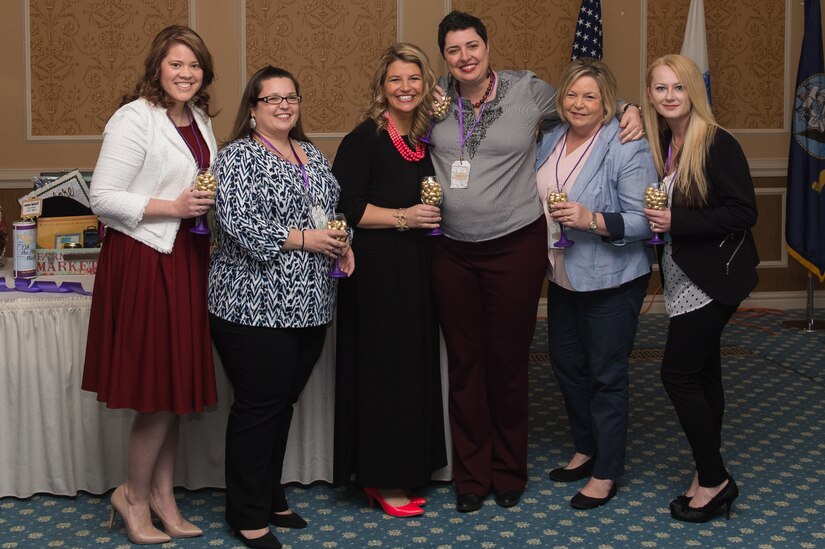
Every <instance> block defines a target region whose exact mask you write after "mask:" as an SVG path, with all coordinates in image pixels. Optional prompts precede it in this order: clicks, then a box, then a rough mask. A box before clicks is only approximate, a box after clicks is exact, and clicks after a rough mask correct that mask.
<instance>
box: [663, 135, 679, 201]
mask: <svg viewBox="0 0 825 549" xmlns="http://www.w3.org/2000/svg"><path fill="white" fill-rule="evenodd" d="M672 157H673V139H671V140H670V144H669V145H668V146H667V164H665V176H667V174H668V172H669V171H670V160H671V158H672ZM677 173H679V166H676V169H675V170H673V176H672V177H671V178H670V185H667V194H668V196H670V190H671V189H672V188H673V183H675V182H676V174H677ZM662 179H664V177H663V178H662Z"/></svg>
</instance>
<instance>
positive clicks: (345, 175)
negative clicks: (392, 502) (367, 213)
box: [332, 120, 447, 488]
mask: <svg viewBox="0 0 825 549" xmlns="http://www.w3.org/2000/svg"><path fill="white" fill-rule="evenodd" d="M375 128H376V125H375V122H374V121H372V120H366V121H364V122H363V123H361V124H360V125H359V126H358V127H357V128H355V130H353V131H352V132H351V133H350V134H349V135H347V136H346V137H345V138H344V140H343V141H342V142H341V146H340V147H339V148H338V153H337V154H336V157H335V162H334V164H333V167H332V171H333V173H334V174H335V177H336V178H337V179H338V182H339V183H340V185H341V200H340V202H339V206H338V210H339V211H342V212H344V213H345V214H346V216H347V222H348V224H349V225H351V226H353V227H356V228H355V234H354V236H353V241H352V247H353V252H354V253H355V258H356V260H355V261H356V268H355V273H354V275H353V276H352V277H351V278H348V279H342V280H341V282H340V283H339V286H338V309H337V327H338V328H337V330H338V332H337V337H338V339H337V352H336V368H337V369H336V394H335V399H336V400H335V459H334V481H335V483H336V484H340V483H345V482H347V481H349V480H350V478H351V475H352V474H353V473H354V474H355V477H356V479H357V481H358V482H359V483H360V484H361V485H362V486H369V487H373V488H414V487H418V486H422V485H424V484H426V483H427V482H428V481H429V480H430V477H431V476H432V473H433V471H435V470H437V469H439V468H441V467H443V466H444V465H446V462H447V458H446V450H445V444H444V423H443V411H442V405H441V378H440V370H439V368H440V365H439V336H438V324H437V321H436V315H435V305H434V301H433V296H432V291H431V286H430V247H431V239H432V238H435V237H430V236H426V235H425V234H424V232H425V231H424V230H421V229H412V230H409V231H405V232H400V231H398V230H396V229H394V228H393V229H359V228H357V225H358V223H359V222H360V220H361V217H362V215H363V214H364V210H365V209H366V207H367V204H368V203H369V204H372V205H374V206H378V207H383V208H393V209H395V208H407V207H411V206H413V205H415V204H418V203H420V190H419V189H420V180H421V178H422V177H424V176H427V175H433V174H434V173H435V172H434V170H433V166H432V161H431V160H430V155H429V153H427V155H426V156H425V157H424V158H423V159H422V160H421V161H420V162H409V161H407V160H404V159H403V158H402V157H401V155H400V154H399V153H398V151H396V149H395V147H394V146H393V144H392V141H391V140H390V138H389V136H388V135H387V132H386V131H382V132H381V133H380V134H376V131H375ZM440 238H443V237H440Z"/></svg>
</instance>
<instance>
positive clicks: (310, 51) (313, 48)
mask: <svg viewBox="0 0 825 549" xmlns="http://www.w3.org/2000/svg"><path fill="white" fill-rule="evenodd" d="M396 21H397V7H396V2H394V1H388V0H347V1H346V2H342V1H338V0H300V1H296V0H293V1H278V0H246V72H247V77H248V76H251V75H252V74H253V73H254V72H255V71H256V70H258V69H259V68H261V67H263V66H264V65H267V64H271V65H275V66H278V67H281V68H284V69H287V70H288V71H290V72H291V73H293V74H294V75H295V77H296V78H297V79H298V82H299V83H300V84H301V94H302V95H303V97H304V102H303V103H302V104H301V115H302V120H303V125H304V130H305V131H307V132H312V133H335V132H343V133H346V132H349V131H350V130H351V129H352V128H354V127H355V125H356V124H357V123H358V122H359V121H360V120H361V119H362V112H363V111H364V109H365V108H366V106H367V101H368V99H369V96H370V94H369V89H370V81H371V79H372V74H373V71H374V70H375V66H376V64H377V63H378V58H379V56H380V55H381V52H382V51H383V50H384V49H385V48H387V47H388V46H389V45H391V44H392V43H393V42H395V41H396V36H397V28H396V27H397V22H396ZM233 112H234V111H233Z"/></svg>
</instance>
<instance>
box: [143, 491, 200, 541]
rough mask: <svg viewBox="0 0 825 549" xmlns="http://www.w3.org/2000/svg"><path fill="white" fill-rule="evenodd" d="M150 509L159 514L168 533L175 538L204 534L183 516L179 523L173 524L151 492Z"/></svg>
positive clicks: (194, 536)
mask: <svg viewBox="0 0 825 549" xmlns="http://www.w3.org/2000/svg"><path fill="white" fill-rule="evenodd" d="M149 509H151V510H152V512H153V513H154V514H156V515H157V517H158V518H159V519H160V521H161V522H162V523H163V529H164V530H166V533H167V534H169V535H170V536H171V537H173V538H196V537H198V536H202V535H203V530H201V529H200V528H198V527H197V526H195V525H194V524H192V523H191V522H189V521H188V520H186V519H185V518H183V517H181V518H180V522H179V523H178V524H172V523H171V522H169V521H168V520H166V517H164V516H163V514H162V513H161V512H160V509H158V506H157V504H156V503H155V498H153V497H152V493H151V492H149Z"/></svg>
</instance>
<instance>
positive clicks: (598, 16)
mask: <svg viewBox="0 0 825 549" xmlns="http://www.w3.org/2000/svg"><path fill="white" fill-rule="evenodd" d="M577 57H595V58H596V59H601V58H602V2H601V0H582V8H581V9H580V10H579V20H578V22H577V23H576V36H575V37H574V38H573V53H572V54H571V55H570V59H571V60H572V59H576V58H577Z"/></svg>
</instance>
